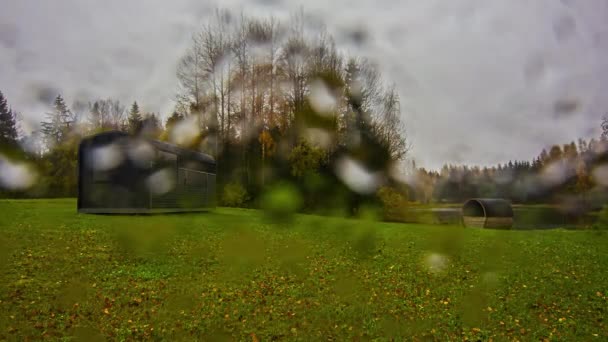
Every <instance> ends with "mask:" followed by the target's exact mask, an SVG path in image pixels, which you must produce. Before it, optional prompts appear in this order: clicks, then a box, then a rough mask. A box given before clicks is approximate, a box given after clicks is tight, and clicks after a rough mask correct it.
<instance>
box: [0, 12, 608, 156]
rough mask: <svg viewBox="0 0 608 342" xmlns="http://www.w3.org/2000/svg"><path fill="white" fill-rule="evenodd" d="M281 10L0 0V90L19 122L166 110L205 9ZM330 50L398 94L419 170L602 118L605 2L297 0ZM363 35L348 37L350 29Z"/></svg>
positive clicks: (607, 94) (527, 152)
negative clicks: (364, 64)
mask: <svg viewBox="0 0 608 342" xmlns="http://www.w3.org/2000/svg"><path fill="white" fill-rule="evenodd" d="M218 6H221V8H227V9H233V10H235V11H243V12H244V13H249V14H252V15H258V16H267V15H270V14H272V15H275V16H277V17H279V18H286V17H288V15H289V13H291V12H294V11H296V10H298V9H299V8H300V6H301V4H300V3H297V2H288V1H281V0H257V1H253V0H249V1H247V0H227V1H204V0H173V1H161V0H129V1H123V0H103V1H101V0H100V1H88V0H56V1H45V0H37V1H35V0H0V8H2V11H1V12H0V90H2V92H4V93H5V95H6V96H7V97H8V100H9V102H10V104H11V105H12V106H13V107H14V108H15V109H17V110H19V111H21V112H22V113H23V115H24V116H25V118H26V121H28V122H30V123H34V122H37V121H39V120H40V118H41V117H42V115H43V113H44V111H45V108H44V105H43V104H44V103H48V102H50V101H52V98H54V97H55V96H56V95H57V93H61V94H63V95H64V97H65V98H66V99H67V101H68V103H70V104H71V103H73V102H74V101H89V100H91V99H93V98H97V97H103V98H105V97H114V98H118V99H120V100H121V101H122V102H124V103H130V102H132V101H133V100H137V101H138V102H140V103H141V104H142V105H143V107H144V109H145V110H147V111H154V112H161V113H163V114H166V113H167V112H169V111H170V110H171V109H172V107H173V102H172V100H173V97H174V95H175V92H176V89H177V87H176V78H175V66H176V63H177V61H178V59H179V57H180V56H181V55H182V53H183V51H184V49H185V48H186V47H187V46H188V44H189V42H190V35H191V33H192V32H194V31H195V30H196V29H197V27H199V26H200V24H201V23H202V22H204V20H205V18H206V16H208V15H209V14H210V13H212V11H213V10H214V8H216V7H218ZM302 8H303V9H304V10H305V12H307V13H308V14H309V15H310V16H311V17H313V18H315V20H319V21H320V22H324V23H325V25H326V26H327V29H328V31H329V32H330V33H331V34H333V35H334V37H335V38H336V40H337V43H338V45H339V46H340V47H341V48H343V49H345V50H349V51H350V52H351V53H353V54H359V55H364V56H366V57H369V58H371V59H373V60H375V61H376V62H377V63H378V64H379V66H380V67H381V68H382V70H383V72H384V76H385V78H386V79H387V80H388V81H392V82H395V83H396V84H397V86H398V89H399V92H400V94H401V96H402V102H403V103H402V111H403V116H404V120H405V122H406V125H407V127H408V133H409V138H410V142H411V143H412V145H413V153H412V154H413V157H415V159H416V161H417V162H418V164H419V165H423V166H426V167H431V168H438V167H440V166H441V164H442V163H444V162H451V163H469V164H481V165H487V164H494V163H498V162H504V161H507V160H509V159H526V160H529V159H531V158H533V157H534V156H536V155H537V154H538V152H539V151H540V149H542V148H543V147H546V146H548V145H550V144H552V143H565V142H569V141H571V140H574V139H576V138H578V137H591V136H598V135H599V127H600V118H601V117H602V115H603V114H604V113H606V112H608V91H607V90H608V58H607V57H608V56H607V54H606V52H608V1H606V0H594V1H583V0H579V1H577V0H572V1H565V0H563V1H556V0H543V1H529V0H508V1H507V0H453V1H448V0H424V1H421V0H394V1H392V0H382V1H381V0H375V1H363V0H331V1H328V0H308V1H306V2H304V3H303V7H302ZM361 31H362V32H365V35H364V37H365V39H364V40H363V42H362V44H356V42H355V41H353V40H352V37H353V36H355V35H353V34H352V33H353V32H361Z"/></svg>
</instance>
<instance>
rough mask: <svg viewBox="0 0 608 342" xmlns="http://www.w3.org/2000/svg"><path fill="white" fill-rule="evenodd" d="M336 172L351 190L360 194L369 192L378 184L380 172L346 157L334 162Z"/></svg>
mask: <svg viewBox="0 0 608 342" xmlns="http://www.w3.org/2000/svg"><path fill="white" fill-rule="evenodd" d="M336 174H337V175H338V177H339V178H340V179H341V180H342V181H343V182H344V184H346V185H347V186H348V187H349V188H351V190H353V191H356V192H358V193H361V194H371V193H373V192H375V191H376V190H377V189H378V187H379V186H380V179H381V178H380V174H379V173H373V172H370V171H368V170H367V169H365V168H364V167H363V166H362V165H361V164H359V163H358V162H356V161H354V160H352V159H351V158H348V157H343V158H342V159H340V160H339V161H338V162H337V163H336Z"/></svg>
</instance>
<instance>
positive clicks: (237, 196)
mask: <svg viewBox="0 0 608 342" xmlns="http://www.w3.org/2000/svg"><path fill="white" fill-rule="evenodd" d="M248 200H249V195H248V194H247V190H246V189H245V187H244V186H243V185H242V184H241V183H239V182H231V183H228V184H226V185H225V186H224V189H223V191H222V199H221V202H222V205H224V206H227V207H242V206H244V204H245V202H247V201H248Z"/></svg>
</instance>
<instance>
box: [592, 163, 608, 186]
mask: <svg viewBox="0 0 608 342" xmlns="http://www.w3.org/2000/svg"><path fill="white" fill-rule="evenodd" d="M593 180H594V181H595V182H596V183H597V184H600V185H602V186H608V164H604V165H600V166H598V167H596V168H595V169H593Z"/></svg>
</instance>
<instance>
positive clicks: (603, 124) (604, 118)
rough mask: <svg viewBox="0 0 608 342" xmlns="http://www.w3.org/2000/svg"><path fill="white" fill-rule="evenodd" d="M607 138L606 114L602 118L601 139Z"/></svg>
mask: <svg viewBox="0 0 608 342" xmlns="http://www.w3.org/2000/svg"><path fill="white" fill-rule="evenodd" d="M606 140H608V115H607V116H604V117H603V118H602V141H606Z"/></svg>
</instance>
